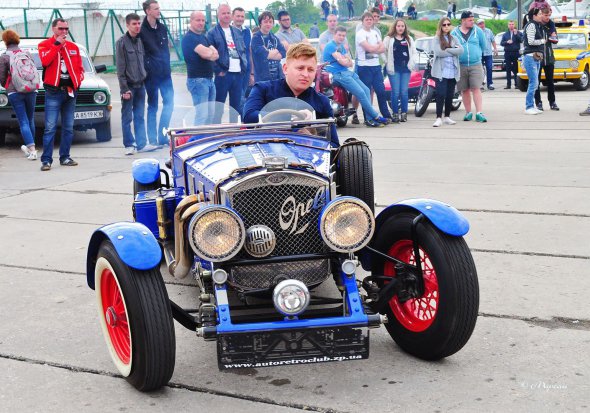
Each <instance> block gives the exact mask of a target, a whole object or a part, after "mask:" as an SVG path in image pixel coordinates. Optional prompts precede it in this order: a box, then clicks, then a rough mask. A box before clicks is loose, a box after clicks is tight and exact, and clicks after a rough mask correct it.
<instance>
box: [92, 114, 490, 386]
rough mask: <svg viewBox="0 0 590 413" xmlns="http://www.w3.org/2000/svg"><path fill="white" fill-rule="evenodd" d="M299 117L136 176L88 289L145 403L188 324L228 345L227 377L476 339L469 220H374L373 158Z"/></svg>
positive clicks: (413, 214) (215, 134)
mask: <svg viewBox="0 0 590 413" xmlns="http://www.w3.org/2000/svg"><path fill="white" fill-rule="evenodd" d="M299 109H300V108H298V109H297V110H294V109H281V110H277V111H269V112H268V113H267V114H266V115H265V116H263V117H262V116H261V119H260V122H259V123H258V124H253V125H246V124H224V125H208V126H200V127H182V128H173V129H170V130H169V131H168V136H169V138H170V144H171V163H169V164H168V165H169V167H170V170H171V172H168V168H165V167H163V166H162V167H161V166H160V164H159V162H158V161H157V160H155V159H141V160H136V161H135V162H134V163H133V168H132V172H133V179H134V193H135V197H134V201H133V216H134V218H135V222H118V223H113V224H110V225H106V226H104V227H102V228H100V229H98V230H96V231H95V232H94V234H93V235H92V237H91V240H90V243H89V247H88V259H87V278H88V285H89V287H90V288H92V289H94V290H95V292H96V298H97V303H98V312H99V317H100V324H101V326H102V331H103V333H104V337H105V339H106V343H107V347H108V349H109V352H110V355H111V357H112V359H113V361H114V363H115V365H116V367H117V369H118V370H119V372H120V373H121V374H122V375H123V376H124V377H126V379H127V380H128V381H129V382H130V383H131V384H132V385H133V386H135V387H136V388H137V389H139V390H142V391H149V390H153V389H157V388H159V387H161V386H164V385H166V384H167V383H168V381H169V380H170V378H171V376H172V373H173V370H174V364H175V331H174V323H173V319H174V320H176V321H177V322H178V323H180V324H181V325H182V326H184V327H186V328H188V329H190V330H193V331H195V332H196V335H197V336H198V337H201V338H202V339H204V340H211V341H215V342H216V343H217V358H218V365H219V368H220V369H234V368H240V367H263V366H280V365H295V364H304V363H316V362H328V361H343V360H356V359H365V358H368V357H369V331H370V329H371V328H377V327H379V326H380V325H381V324H384V325H385V327H386V329H387V331H388V332H389V334H390V335H391V337H392V338H393V339H394V340H395V341H396V343H397V344H398V345H399V346H400V347H401V348H402V349H403V350H405V351H406V352H408V353H410V354H412V355H414V356H416V357H419V358H422V359H425V360H437V359H441V358H443V357H447V356H450V355H452V354H454V353H455V352H457V351H459V350H460V349H461V348H462V347H463V346H464V345H465V344H466V342H467V341H468V339H469V338H470V336H471V334H472V332H473V329H474V327H475V323H476V319H477V313H478V305H479V287H478V279H477V274H476V269H475V265H474V262H473V259H472V256H471V253H470V251H469V248H468V247H467V244H466V243H465V241H464V239H463V238H462V236H463V235H465V234H466V233H467V231H468V229H469V224H468V222H467V220H466V219H465V218H464V217H463V216H462V215H461V214H460V213H459V212H458V211H457V210H456V209H454V208H453V207H451V206H449V205H447V204H445V203H442V202H439V201H435V200H431V199H409V200H403V201H399V202H397V203H394V204H391V205H390V206H388V207H387V208H385V209H383V210H382V211H381V212H380V213H379V214H377V215H376V216H375V214H374V207H375V203H374V190H373V171H372V158H371V152H370V150H369V148H368V147H367V145H366V144H365V143H363V142H361V141H358V140H355V139H350V140H347V141H346V142H343V143H342V145H341V146H339V147H333V144H331V143H330V136H329V135H330V133H331V131H332V130H333V129H332V124H333V122H334V120H333V119H327V120H326V119H319V120H313V119H312V120H309V119H308V118H306V116H305V115H303V116H301V113H302V112H301V111H300V110H299ZM263 113H266V112H264V111H263ZM293 118H295V119H294V120H293ZM392 164H394V162H392ZM163 260H164V261H165V265H166V266H167V270H168V271H169V272H170V274H172V275H173V276H174V277H177V278H183V277H186V276H190V277H192V278H194V279H195V280H196V283H197V285H198V287H199V290H200V291H199V294H198V296H196V297H194V301H195V302H196V305H195V306H194V308H187V309H184V308H181V307H180V306H179V305H177V304H176V303H174V302H173V301H172V300H170V298H169V296H168V293H167V291H166V286H165V283H164V280H163V278H162V275H161V272H160V266H161V262H162V261H163ZM361 267H362V269H361Z"/></svg>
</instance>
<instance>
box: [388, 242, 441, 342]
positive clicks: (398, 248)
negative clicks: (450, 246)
mask: <svg viewBox="0 0 590 413" xmlns="http://www.w3.org/2000/svg"><path fill="white" fill-rule="evenodd" d="M388 255H389V256H391V257H394V258H397V259H398V260H401V261H403V262H406V263H408V264H412V265H415V264H416V260H415V257H414V246H413V243H412V241H410V240H400V241H398V242H396V243H395V244H394V245H392V246H391V248H390V249H389V251H388ZM420 261H421V265H422V273H423V275H424V295H423V296H422V297H419V298H413V299H411V300H408V301H406V302H404V303H401V302H400V300H399V299H398V297H397V296H395V297H393V298H392V299H391V300H390V301H389V307H390V309H391V311H392V312H393V314H394V315H395V317H396V318H397V319H398V320H399V322H400V323H401V324H402V325H403V326H404V327H405V328H407V329H408V330H410V331H414V332H420V331H424V330H426V329H427V328H428V327H430V325H431V324H432V322H433V321H434V319H435V317H436V311H437V309H438V298H439V291H438V280H437V278H436V271H435V270H434V267H433V266H432V262H431V261H430V258H429V257H428V255H427V254H426V253H425V252H424V251H423V250H422V249H420ZM383 275H388V276H391V277H395V275H396V274H395V268H394V263H393V262H391V261H386V262H385V267H384V274H383Z"/></svg>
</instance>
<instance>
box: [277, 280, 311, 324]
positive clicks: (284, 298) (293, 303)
mask: <svg viewBox="0 0 590 413" xmlns="http://www.w3.org/2000/svg"><path fill="white" fill-rule="evenodd" d="M272 300H273V303H274V305H275V308H276V309H277V311H278V312H280V313H282V314H284V315H286V316H295V315H297V314H301V313H302V312H303V311H305V309H306V308H307V306H308V304H309V301H310V295H309V290H308V289H307V287H306V286H305V284H303V283H302V282H301V281H299V280H284V281H281V282H280V283H278V284H277V286H276V287H275V289H274V291H273V293H272Z"/></svg>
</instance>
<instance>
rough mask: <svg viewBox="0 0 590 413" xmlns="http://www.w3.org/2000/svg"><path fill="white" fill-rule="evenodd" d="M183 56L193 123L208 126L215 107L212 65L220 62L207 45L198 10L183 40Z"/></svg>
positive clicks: (213, 50) (192, 15)
mask: <svg viewBox="0 0 590 413" xmlns="http://www.w3.org/2000/svg"><path fill="white" fill-rule="evenodd" d="M182 54H183V55H184V61H185V62H186V72H187V79H186V87H187V89H188V91H189V92H190V94H191V96H192V98H193V106H194V107H195V120H194V124H195V125H208V124H211V123H212V121H213V111H214V108H215V106H214V103H213V102H215V84H214V83H213V62H215V61H216V60H217V59H219V53H217V49H215V47H213V46H211V45H210V44H209V39H207V35H206V33H205V15H204V14H203V13H202V12H200V11H194V12H192V13H191V18H190V23H189V30H188V31H187V32H186V34H185V36H184V37H183V38H182ZM206 102H209V104H206Z"/></svg>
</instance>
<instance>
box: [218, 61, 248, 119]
mask: <svg viewBox="0 0 590 413" xmlns="http://www.w3.org/2000/svg"><path fill="white" fill-rule="evenodd" d="M242 79H243V75H242V73H241V72H225V75H223V76H215V100H216V101H217V102H221V103H225V100H226V99H227V95H228V93H229V106H231V107H232V108H233V109H235V110H236V111H237V112H238V114H240V115H241V113H242V93H243V92H242V90H243V89H242ZM222 116H223V111H222V110H218V111H216V112H215V117H214V118H213V122H214V123H216V124H217V123H221V117H222ZM230 122H237V118H236V115H235V114H234V113H233V112H232V116H231V117H230Z"/></svg>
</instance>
